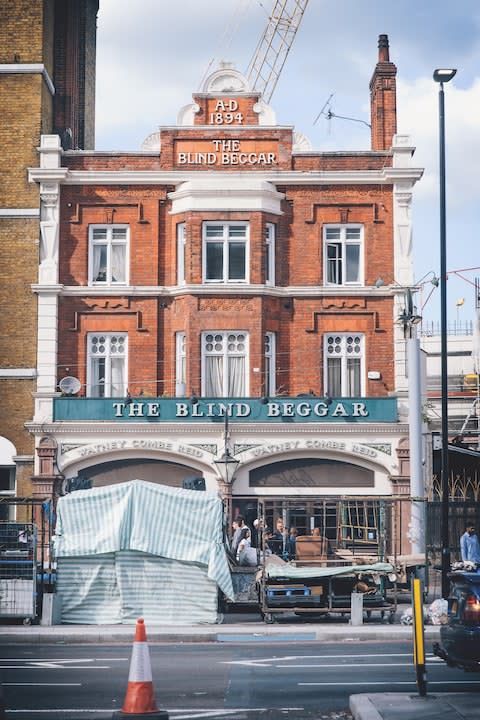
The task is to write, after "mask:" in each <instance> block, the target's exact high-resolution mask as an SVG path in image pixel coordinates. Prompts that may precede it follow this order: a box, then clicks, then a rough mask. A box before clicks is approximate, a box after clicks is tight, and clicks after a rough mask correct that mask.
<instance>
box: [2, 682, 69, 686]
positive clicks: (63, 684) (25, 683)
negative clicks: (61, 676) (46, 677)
mask: <svg viewBox="0 0 480 720" xmlns="http://www.w3.org/2000/svg"><path fill="white" fill-rule="evenodd" d="M24 685H25V686H27V687H82V683H33V682H23V683H22V682H18V683H15V682H11V683H9V682H3V683H2V687H23V686H24Z"/></svg>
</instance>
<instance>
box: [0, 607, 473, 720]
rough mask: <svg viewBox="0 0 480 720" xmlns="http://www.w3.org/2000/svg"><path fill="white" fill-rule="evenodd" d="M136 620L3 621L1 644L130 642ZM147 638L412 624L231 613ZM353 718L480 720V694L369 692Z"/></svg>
mask: <svg viewBox="0 0 480 720" xmlns="http://www.w3.org/2000/svg"><path fill="white" fill-rule="evenodd" d="M439 634H440V628H439V626H435V625H426V626H425V643H426V644H428V645H431V643H432V642H433V641H435V640H437V639H438V638H439ZM133 636H134V626H133V625H102V626H99V625H41V624H40V625H30V626H24V625H20V624H18V625H12V624H10V625H1V626H0V643H2V644H3V645H11V644H27V643H28V644H30V645H31V644H34V643H37V642H38V643H44V644H55V645H57V644H73V643H77V644H85V643H95V644H97V643H106V642H110V643H112V642H113V643H122V644H126V643H130V642H132V640H133ZM147 638H148V642H149V643H197V642H199V643H200V642H256V641H258V642H295V641H297V642H307V641H315V642H336V641H343V642H362V641H367V640H377V641H382V640H383V641H389V640H392V639H393V638H395V639H396V640H406V641H412V642H413V640H412V628H411V627H410V626H408V625H402V624H400V622H399V621H398V618H397V619H396V621H395V623H394V624H392V625H390V624H388V623H387V622H382V621H380V620H377V621H375V620H368V621H366V622H364V623H363V624H362V625H351V624H349V621H348V620H346V621H344V622H342V621H339V620H338V619H337V620H335V619H332V618H324V619H322V620H321V621H320V622H311V621H307V622H305V621H302V619H301V618H297V617H295V616H293V615H292V617H291V619H290V616H287V619H286V620H284V619H283V617H282V619H281V620H279V621H278V622H275V623H273V624H265V623H264V622H263V620H262V619H261V617H260V615H259V614H257V613H255V612H254V613H249V612H247V613H242V614H238V613H227V614H226V615H225V616H223V618H222V622H221V623H219V624H216V625H208V626H205V625H178V626H172V625H171V626H168V627H167V626H154V625H148V626H147ZM350 712H351V713H352V716H353V718H354V719H355V720H466V719H467V718H468V720H480V693H439V692H435V693H434V694H430V693H428V694H427V696H426V697H421V696H420V695H419V694H411V693H365V694H361V695H360V694H358V695H351V696H350Z"/></svg>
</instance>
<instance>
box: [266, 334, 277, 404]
mask: <svg viewBox="0 0 480 720" xmlns="http://www.w3.org/2000/svg"><path fill="white" fill-rule="evenodd" d="M275 340H276V337H275V333H273V332H267V333H265V383H264V393H265V395H267V396H274V395H276V391H277V383H276V379H275Z"/></svg>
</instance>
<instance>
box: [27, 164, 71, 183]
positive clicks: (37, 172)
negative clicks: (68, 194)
mask: <svg viewBox="0 0 480 720" xmlns="http://www.w3.org/2000/svg"><path fill="white" fill-rule="evenodd" d="M68 175H69V171H68V168H66V167H53V168H28V182H39V183H64V182H65V181H66V180H67V178H68Z"/></svg>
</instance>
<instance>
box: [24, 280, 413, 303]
mask: <svg viewBox="0 0 480 720" xmlns="http://www.w3.org/2000/svg"><path fill="white" fill-rule="evenodd" d="M32 290H34V292H46V293H48V292H51V293H61V294H62V295H68V296H73V297H104V296H105V297H127V296H137V297H139V296H142V297H172V298H174V297H179V296H182V295H200V296H208V295H219V294H222V295H225V296H227V295H228V296H238V295H251V296H262V295H263V296H272V297H280V298H288V299H291V298H302V297H307V298H308V297H314V298H318V297H365V295H368V296H370V295H371V296H372V297H385V296H392V295H395V293H396V292H399V290H398V289H396V288H395V287H391V288H390V287H382V289H381V290H379V289H378V288H376V287H375V286H369V285H361V286H358V287H353V286H349V287H338V286H335V287H326V286H323V285H289V286H287V287H280V286H275V287H274V286H271V285H251V284H250V285H246V284H245V285H240V284H238V285H230V284H229V285H226V284H225V285H224V284H223V283H211V284H210V283H209V284H202V285H174V286H168V287H167V286H162V285H124V286H121V287H120V286H118V285H116V286H109V287H107V286H105V287H97V286H90V285H89V286H86V285H66V286H62V285H52V286H48V285H32ZM400 290H401V291H402V292H405V288H403V287H402V288H400Z"/></svg>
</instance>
